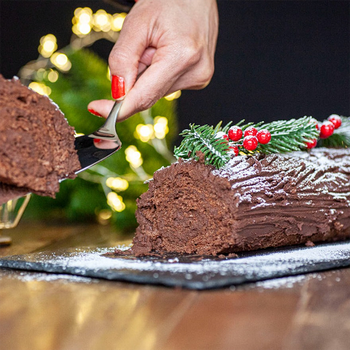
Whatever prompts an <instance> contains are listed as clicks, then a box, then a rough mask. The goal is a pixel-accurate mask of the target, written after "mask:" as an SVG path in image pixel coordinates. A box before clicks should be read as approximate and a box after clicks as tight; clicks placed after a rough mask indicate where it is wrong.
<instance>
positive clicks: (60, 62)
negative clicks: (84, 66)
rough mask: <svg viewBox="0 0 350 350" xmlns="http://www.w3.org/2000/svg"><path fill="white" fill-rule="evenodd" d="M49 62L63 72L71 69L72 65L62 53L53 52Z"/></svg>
mask: <svg viewBox="0 0 350 350" xmlns="http://www.w3.org/2000/svg"><path fill="white" fill-rule="evenodd" d="M50 61H51V63H52V64H53V65H55V66H56V67H57V68H58V69H60V70H61V71H64V72H67V71H69V70H70V69H71V68H72V63H71V62H70V61H69V59H68V57H67V55H66V54H64V53H60V52H55V53H54V54H53V55H52V56H51V58H50Z"/></svg>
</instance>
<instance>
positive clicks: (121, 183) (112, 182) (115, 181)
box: [106, 177, 129, 191]
mask: <svg viewBox="0 0 350 350" xmlns="http://www.w3.org/2000/svg"><path fill="white" fill-rule="evenodd" d="M106 185H107V186H108V187H109V188H111V189H112V190H114V191H125V190H127V189H128V188H129V182H128V181H127V180H125V179H122V178H121V177H109V178H108V179H107V180H106Z"/></svg>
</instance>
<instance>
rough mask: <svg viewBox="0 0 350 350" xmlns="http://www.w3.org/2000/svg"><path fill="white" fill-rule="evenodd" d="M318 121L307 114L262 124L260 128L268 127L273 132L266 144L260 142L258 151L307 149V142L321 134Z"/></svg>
mask: <svg viewBox="0 0 350 350" xmlns="http://www.w3.org/2000/svg"><path fill="white" fill-rule="evenodd" d="M316 123H317V121H316V120H315V119H314V118H312V117H307V116H305V117H302V118H299V119H291V120H278V121H274V122H271V123H268V124H262V125H261V126H260V127H259V128H258V129H267V130H268V131H269V132H270V133H271V141H270V142H269V143H268V144H266V145H262V144H259V146H258V148H257V151H259V152H261V153H265V154H270V153H287V152H293V151H299V150H300V149H305V148H306V143H307V142H309V141H311V140H312V139H315V138H317V137H318V135H319V132H318V130H317V129H316Z"/></svg>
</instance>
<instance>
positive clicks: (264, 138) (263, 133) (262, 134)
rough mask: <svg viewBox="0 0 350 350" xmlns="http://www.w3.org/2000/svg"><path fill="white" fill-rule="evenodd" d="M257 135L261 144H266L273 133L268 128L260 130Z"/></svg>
mask: <svg viewBox="0 0 350 350" xmlns="http://www.w3.org/2000/svg"><path fill="white" fill-rule="evenodd" d="M256 137H257V138H258V141H259V142H260V143H261V144H263V145H266V144H267V143H269V142H270V140H271V133H270V131H268V130H266V129H262V130H260V131H258V133H257V134H256Z"/></svg>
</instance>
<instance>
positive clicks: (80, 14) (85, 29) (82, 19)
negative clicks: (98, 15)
mask: <svg viewBox="0 0 350 350" xmlns="http://www.w3.org/2000/svg"><path fill="white" fill-rule="evenodd" d="M92 20H93V15H92V10H91V8H89V7H84V8H81V7H78V8H77V9H75V11H74V17H73V19H72V23H73V27H72V31H73V33H74V34H76V35H77V36H79V37H82V36H85V35H87V34H89V33H90V32H91V29H92Z"/></svg>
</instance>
